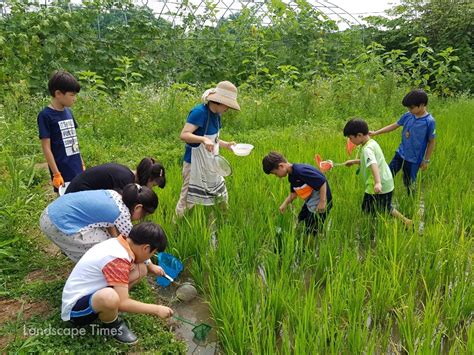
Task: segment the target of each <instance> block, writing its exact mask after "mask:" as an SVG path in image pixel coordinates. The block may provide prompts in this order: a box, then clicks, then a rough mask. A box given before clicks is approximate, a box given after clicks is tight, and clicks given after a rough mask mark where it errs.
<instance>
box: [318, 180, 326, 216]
mask: <svg viewBox="0 0 474 355" xmlns="http://www.w3.org/2000/svg"><path fill="white" fill-rule="evenodd" d="M327 186H328V183H327V182H325V183H324V184H322V185H321V187H320V188H319V203H318V206H316V210H317V211H318V212H319V213H322V212H324V211H325V210H326V204H327Z"/></svg>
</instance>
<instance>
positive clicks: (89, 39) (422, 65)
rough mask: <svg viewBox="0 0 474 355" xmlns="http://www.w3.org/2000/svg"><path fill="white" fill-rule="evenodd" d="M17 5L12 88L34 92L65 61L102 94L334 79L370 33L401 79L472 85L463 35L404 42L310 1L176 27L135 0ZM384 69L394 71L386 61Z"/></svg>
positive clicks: (6, 85) (1, 70) (5, 69)
mask: <svg viewBox="0 0 474 355" xmlns="http://www.w3.org/2000/svg"><path fill="white" fill-rule="evenodd" d="M7 2H8V5H9V6H10V8H11V12H10V13H8V14H6V15H4V16H3V17H2V18H1V19H0V29H1V33H2V36H1V37H0V41H1V42H2V43H3V45H2V46H1V47H0V58H1V64H2V65H1V66H0V86H1V87H2V91H8V92H11V91H15V88H16V86H17V85H18V83H22V82H24V83H26V84H27V86H28V88H29V89H30V91H31V92H41V91H43V92H44V91H45V83H46V81H47V78H48V76H49V74H50V73H51V72H52V71H53V70H55V69H59V68H64V69H67V70H69V71H71V72H72V73H74V74H76V75H77V76H79V77H80V78H81V80H82V81H83V82H84V85H85V86H86V87H87V88H88V89H90V90H92V91H95V92H96V93H97V94H99V93H101V92H103V91H106V92H109V93H116V94H120V93H121V92H126V91H128V89H130V88H131V87H132V86H133V87H137V85H140V86H143V85H149V84H156V83H160V85H168V84H171V83H175V82H180V83H207V84H209V85H210V84H212V83H215V82H218V81H220V80H222V79H223V78H226V79H228V80H231V81H234V82H236V83H237V84H239V85H249V86H251V87H253V88H254V89H256V90H260V91H264V90H268V89H269V88H271V87H273V86H275V85H291V86H298V85H301V84H302V83H303V82H305V81H312V80H315V79H316V80H317V79H319V78H327V77H331V76H333V75H334V74H335V73H337V71H338V68H342V67H344V68H346V70H349V71H356V70H358V68H359V67H358V65H359V64H360V62H361V61H362V62H364V61H366V59H367V58H365V55H366V54H367V53H366V48H365V46H364V42H367V38H369V39H374V42H379V43H380V44H381V45H382V46H383V47H384V48H386V53H385V54H384V53H383V52H382V51H378V54H379V55H381V56H382V57H384V56H386V58H384V59H387V63H385V64H388V65H389V66H390V67H391V68H392V70H391V72H393V73H395V74H397V75H398V76H400V78H398V77H397V78H394V80H397V81H399V82H402V83H404V84H409V85H410V86H413V87H424V88H426V89H430V90H431V91H432V92H433V93H436V94H440V95H445V96H449V95H453V93H454V92H455V91H456V90H459V89H468V88H469V87H470V86H466V85H465V83H466V77H469V74H468V73H469V71H467V72H466V73H467V76H466V75H463V76H459V72H460V71H461V70H464V71H465V70H469V69H470V68H469V67H467V66H466V65H467V64H466V62H469V63H470V62H472V61H466V60H464V59H465V58H466V51H467V49H466V48H465V47H459V48H458V43H457V42H453V41H451V42H447V39H446V40H444V41H441V42H439V43H436V44H435V45H431V43H434V42H433V38H432V37H433V36H434V34H433V33H431V32H430V33H422V34H420V35H417V33H416V31H415V32H407V31H408V30H407V29H406V28H405V29H404V31H405V30H406V33H405V32H403V31H402V32H403V33H404V34H403V35H404V38H403V40H400V38H398V37H396V38H397V41H398V42H395V41H390V39H391V37H390V33H391V32H390V31H387V32H383V33H381V34H379V33H378V32H376V31H375V30H374V29H373V28H369V29H363V28H357V27H354V28H351V29H348V30H346V31H343V32H340V31H339V32H338V31H337V26H336V24H335V23H334V22H333V21H331V20H329V19H328V18H327V17H326V16H325V15H324V14H323V13H321V12H319V11H318V10H317V9H316V8H314V7H313V6H312V5H310V4H309V3H308V2H306V1H297V2H296V6H288V5H287V4H286V3H285V2H282V1H272V2H268V3H267V7H268V9H269V12H268V17H269V18H270V19H271V21H272V24H271V25H266V24H264V23H263V22H262V21H263V19H262V18H260V17H257V15H256V14H255V13H254V12H252V11H250V9H244V10H242V11H241V12H240V13H239V14H234V15H232V16H230V17H228V18H223V19H221V20H219V21H218V22H217V23H216V22H215V21H214V20H213V19H214V17H215V12H216V7H215V6H216V5H215V4H214V3H213V2H212V1H209V2H206V3H205V5H206V6H205V9H206V11H204V12H203V13H200V14H196V15H193V14H192V12H186V13H185V12H183V13H182V14H181V15H182V16H184V17H183V24H182V25H177V26H174V27H173V26H171V24H170V23H167V22H166V21H165V20H163V19H157V18H155V17H154V16H153V13H152V12H151V10H150V9H148V8H147V7H139V6H136V5H133V4H132V2H130V1H118V2H115V1H110V2H109V1H91V2H85V3H84V4H83V5H84V6H82V7H78V6H73V5H70V4H68V5H66V4H62V3H58V4H56V3H55V4H54V6H48V7H42V6H38V5H32V4H29V3H28V2H23V1H19V0H8V1H7ZM189 6H190V9H191V10H192V9H193V6H194V7H195V6H197V5H192V4H189ZM413 6H414V5H413ZM460 7H461V5H460ZM455 8H456V11H458V7H455ZM404 9H406V10H403V11H409V10H408V8H404ZM182 10H183V11H191V10H189V8H188V10H185V8H183V9H182ZM394 11H395V10H394ZM397 11H399V12H400V11H401V12H400V13H399V15H400V16H403V14H404V12H403V11H402V10H397ZM423 14H425V13H424V12H423ZM426 16H428V15H426ZM403 20H404V21H405V22H403V24H404V26H411V24H412V22H413V23H415V24H416V26H415V27H414V28H416V29H418V28H419V25H420V22H419V21H418V19H416V18H412V17H410V16H407V18H406V19H405V18H404V19H403ZM377 21H378V22H377ZM377 21H375V20H374V19H372V23H374V24H377V25H378V26H381V25H383V24H386V25H387V26H388V25H389V24H392V23H391V22H387V21H388V20H387V21H385V20H381V19H378V20H377ZM384 21H385V22H384ZM394 21H395V20H394ZM456 23H457V22H456ZM209 24H210V25H209ZM395 24H399V22H394V23H393V24H392V25H393V26H395ZM417 26H418V27H417ZM453 26H454V24H453ZM364 31H367V33H365V32H364ZM396 36H399V34H398V33H397V34H396ZM395 43H399V44H398V45H397V46H395ZM444 43H448V44H447V45H446V46H441V44H444ZM463 43H464V42H463ZM455 48H456V49H455ZM459 58H461V60H458V59H459ZM371 60H372V59H371ZM457 62H459V65H458V66H456V63H457ZM349 66H351V67H349ZM376 75H385V74H384V70H383V68H382V67H380V70H379V71H378V73H377V74H376ZM460 78H461V79H462V81H460V80H459V79H460Z"/></svg>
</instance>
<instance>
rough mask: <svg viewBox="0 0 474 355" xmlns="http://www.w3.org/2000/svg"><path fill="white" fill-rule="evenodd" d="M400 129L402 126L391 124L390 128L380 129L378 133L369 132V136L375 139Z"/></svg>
mask: <svg viewBox="0 0 474 355" xmlns="http://www.w3.org/2000/svg"><path fill="white" fill-rule="evenodd" d="M398 127H400V125H399V124H398V123H396V122H395V123H392V124H389V125H388V126H385V127H384V128H380V129H378V130H376V131H369V136H371V137H373V136H378V135H379V134H383V133H388V132H392V131H394V130H396V129H397V128H398Z"/></svg>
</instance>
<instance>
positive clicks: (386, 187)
mask: <svg viewBox="0 0 474 355" xmlns="http://www.w3.org/2000/svg"><path fill="white" fill-rule="evenodd" d="M344 136H345V137H348V138H349V139H350V141H351V142H352V143H353V144H355V145H362V149H361V156H360V159H355V160H348V161H346V162H345V165H346V166H351V165H354V164H360V173H361V176H362V178H363V179H364V183H365V194H364V199H363V201H362V210H363V211H364V212H366V213H371V214H375V213H377V212H380V213H383V212H390V214H391V215H392V216H394V217H397V218H399V219H401V220H402V221H403V223H405V225H411V224H412V221H411V220H410V219H408V218H406V217H405V216H403V215H402V214H401V213H400V212H398V211H397V210H396V209H395V208H393V207H392V194H393V188H394V185H393V176H392V173H391V171H390V168H389V167H388V165H387V163H386V161H385V157H384V155H383V152H382V149H381V148H380V146H379V145H378V143H377V142H376V141H375V140H373V139H371V138H370V136H369V127H368V125H367V122H365V121H364V120H362V119H360V118H353V119H351V120H350V121H349V122H347V123H346V126H345V127H344Z"/></svg>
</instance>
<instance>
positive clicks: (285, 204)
mask: <svg viewBox="0 0 474 355" xmlns="http://www.w3.org/2000/svg"><path fill="white" fill-rule="evenodd" d="M296 197H298V195H296V192H290V194H289V195H288V196H287V198H285V201H283V203H282V204H281V206H280V208H279V210H280V212H281V213H284V212H285V210H286V207H288V205H289V204H290V203H292V202H293V200H294V199H295V198H296Z"/></svg>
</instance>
